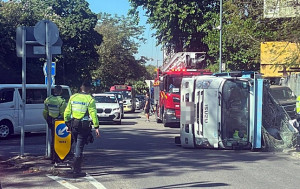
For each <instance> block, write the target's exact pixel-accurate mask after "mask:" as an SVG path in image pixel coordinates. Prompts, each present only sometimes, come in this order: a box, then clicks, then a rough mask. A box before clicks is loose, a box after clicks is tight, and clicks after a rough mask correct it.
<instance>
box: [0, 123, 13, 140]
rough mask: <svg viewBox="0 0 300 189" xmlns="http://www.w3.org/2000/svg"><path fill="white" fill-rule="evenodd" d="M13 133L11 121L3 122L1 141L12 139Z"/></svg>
mask: <svg viewBox="0 0 300 189" xmlns="http://www.w3.org/2000/svg"><path fill="white" fill-rule="evenodd" d="M12 133H13V127H12V124H11V122H9V121H1V122H0V139H5V138H8V137H10V135H11V134H12Z"/></svg>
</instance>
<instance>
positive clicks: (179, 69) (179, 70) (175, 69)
mask: <svg viewBox="0 0 300 189" xmlns="http://www.w3.org/2000/svg"><path fill="white" fill-rule="evenodd" d="M170 71H172V72H181V71H183V72H185V71H187V69H185V68H173V69H171V70H170Z"/></svg>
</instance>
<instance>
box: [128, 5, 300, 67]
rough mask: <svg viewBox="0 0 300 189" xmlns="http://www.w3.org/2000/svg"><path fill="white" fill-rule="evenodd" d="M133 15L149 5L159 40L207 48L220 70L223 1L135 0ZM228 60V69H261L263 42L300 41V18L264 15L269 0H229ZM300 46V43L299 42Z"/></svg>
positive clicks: (171, 46) (168, 45)
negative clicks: (139, 8) (220, 29)
mask: <svg viewBox="0 0 300 189" xmlns="http://www.w3.org/2000/svg"><path fill="white" fill-rule="evenodd" d="M130 2H131V5H132V7H133V8H132V10H131V14H134V15H135V16H137V15H138V7H142V8H144V9H145V10H146V13H147V16H148V17H149V18H148V22H149V23H150V24H152V28H154V29H156V30H157V32H156V34H155V36H156V37H157V39H158V43H159V44H161V45H163V46H164V48H165V49H166V50H167V51H168V52H178V51H204V52H207V54H208V57H207V58H208V60H207V62H208V63H209V68H210V69H211V70H212V71H217V70H218V61H219V60H218V58H219V30H216V28H217V26H218V25H219V19H220V14H219V7H220V5H219V1H218V0H216V1H210V0H209V1H198V0H182V1H180V0H166V1H165V0H158V1H153V0H130ZM223 2H224V4H223V7H224V9H223V36H222V38H223V41H222V46H223V48H222V52H223V56H222V60H223V61H222V62H225V63H226V65H227V70H259V63H260V43H261V42H264V41H290V42H298V43H299V39H300V37H299V36H300V31H299V29H298V28H299V25H300V19H299V17H296V18H271V19H266V18H264V17H263V5H264V4H263V3H264V1H263V0H253V1H249V0H225V1H223ZM299 46H300V45H299Z"/></svg>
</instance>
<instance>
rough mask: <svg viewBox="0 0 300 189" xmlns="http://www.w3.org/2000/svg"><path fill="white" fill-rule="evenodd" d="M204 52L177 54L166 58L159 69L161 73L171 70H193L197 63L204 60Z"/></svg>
mask: <svg viewBox="0 0 300 189" xmlns="http://www.w3.org/2000/svg"><path fill="white" fill-rule="evenodd" d="M205 54H206V53H205V52H178V53H175V54H174V55H173V56H172V57H171V58H168V59H167V60H166V61H165V62H164V64H163V66H162V67H161V71H162V72H166V71H169V70H170V69H173V68H194V67H196V64H197V63H200V62H202V61H203V60H205Z"/></svg>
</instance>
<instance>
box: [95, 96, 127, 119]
mask: <svg viewBox="0 0 300 189" xmlns="http://www.w3.org/2000/svg"><path fill="white" fill-rule="evenodd" d="M93 96H94V98H95V101H96V108H97V116H98V118H99V121H100V122H114V123H116V124H119V125H121V119H122V118H121V109H120V105H119V102H118V99H117V98H116V96H115V95H114V94H107V93H99V94H93Z"/></svg>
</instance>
